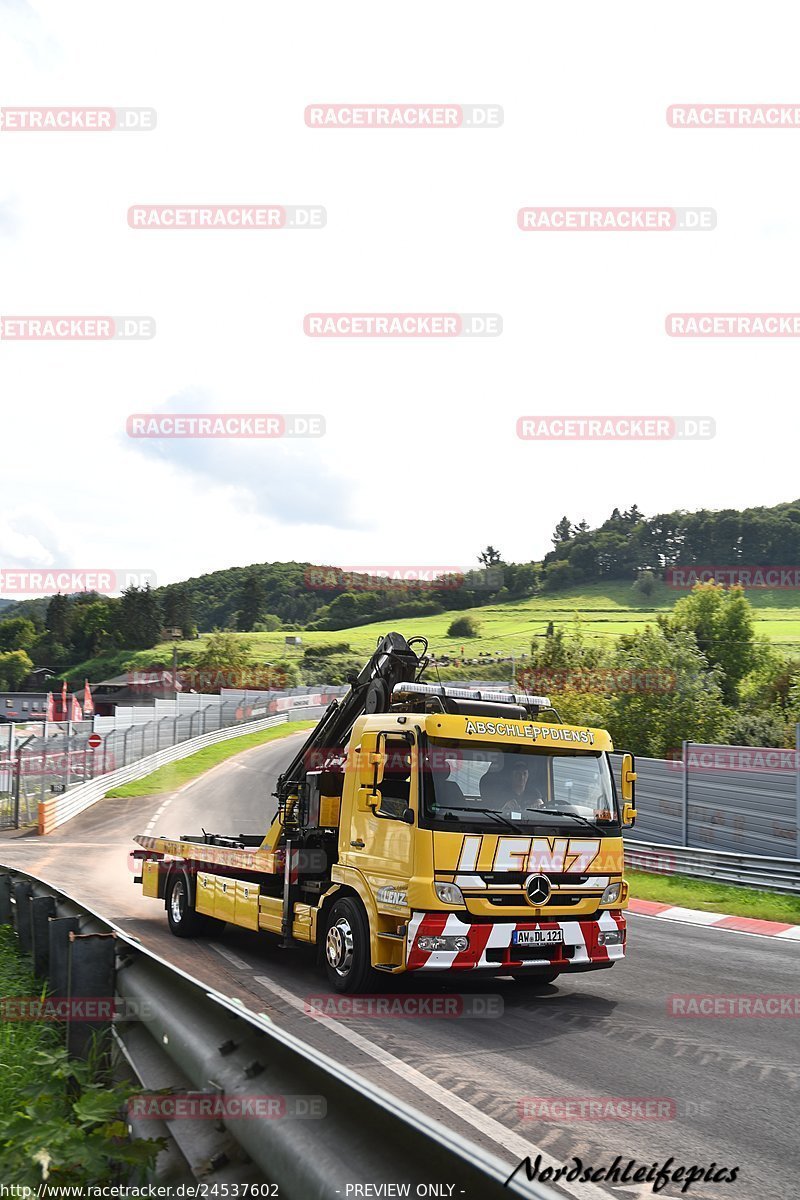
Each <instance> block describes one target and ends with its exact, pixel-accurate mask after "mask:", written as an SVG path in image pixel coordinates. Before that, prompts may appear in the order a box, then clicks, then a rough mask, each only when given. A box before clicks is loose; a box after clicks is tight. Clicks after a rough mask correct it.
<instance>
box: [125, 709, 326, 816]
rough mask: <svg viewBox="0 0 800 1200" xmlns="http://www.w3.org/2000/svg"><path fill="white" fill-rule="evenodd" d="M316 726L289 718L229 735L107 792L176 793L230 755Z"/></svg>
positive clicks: (132, 793) (126, 795)
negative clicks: (263, 727) (251, 731)
mask: <svg viewBox="0 0 800 1200" xmlns="http://www.w3.org/2000/svg"><path fill="white" fill-rule="evenodd" d="M314 725H316V721H287V722H286V724H285V725H275V726H273V728H271V729H262V730H261V731H260V732H259V733H245V734H243V735H242V736H241V737H236V738H229V739H228V741H226V742H217V743H216V744H215V745H213V746H206V747H205V748H204V749H203V750H198V751H197V753H196V754H190V755H189V757H188V758H181V759H179V760H178V762H174V763H167V765H166V766H164V767H159V769H158V770H157V771H153V772H151V774H150V775H145V777H144V778H143V779H135V780H134V781H133V782H132V783H126V784H123V786H122V787H118V788H112V790H111V791H110V792H106V796H110V797H115V796H120V797H130V796H158V795H160V794H162V793H163V792H174V791H175V790H176V788H179V787H182V785H183V784H184V783H188V782H189V781H190V780H192V779H196V778H197V776H198V775H202V774H203V773H204V772H205V771H209V770H210V769H211V768H212V767H216V766H218V764H219V763H221V762H225V760H226V759H227V758H232V757H233V756H234V754H241V753H242V751H243V750H251V749H252V748H253V747H254V746H263V745H264V744H265V743H266V742H274V741H277V740H278V739H279V738H284V737H288V736H289V735H290V734H292V733H299V732H300V731H301V730H303V729H311V728H312V727H313V726H314Z"/></svg>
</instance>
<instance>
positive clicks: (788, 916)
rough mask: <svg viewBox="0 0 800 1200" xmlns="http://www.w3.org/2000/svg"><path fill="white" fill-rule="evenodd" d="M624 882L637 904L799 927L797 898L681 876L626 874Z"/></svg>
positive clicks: (799, 901) (634, 872) (799, 917)
mask: <svg viewBox="0 0 800 1200" xmlns="http://www.w3.org/2000/svg"><path fill="white" fill-rule="evenodd" d="M625 878H626V879H627V880H628V882H629V883H630V885H631V896H635V897H636V899H637V900H655V901H657V902H658V903H660V904H674V905H677V906H678V907H680V908H696V909H701V910H702V911H703V912H717V913H727V914H728V916H731V917H753V918H755V919H757V920H760V921H782V922H783V923H784V924H786V925H800V896H779V895H777V894H776V893H775V892H759V891H756V890H755V889H752V888H741V887H733V886H731V885H729V884H726V883H703V882H702V881H700V880H696V879H689V878H687V876H685V875H652V874H649V873H648V872H646V871H627V870H626V872H625Z"/></svg>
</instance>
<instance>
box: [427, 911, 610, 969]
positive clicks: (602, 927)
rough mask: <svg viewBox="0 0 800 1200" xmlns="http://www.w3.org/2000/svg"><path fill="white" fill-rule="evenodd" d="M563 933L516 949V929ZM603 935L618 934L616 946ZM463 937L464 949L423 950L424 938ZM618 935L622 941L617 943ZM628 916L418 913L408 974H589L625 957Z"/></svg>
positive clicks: (607, 913) (608, 914)
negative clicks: (496, 917) (485, 918)
mask: <svg viewBox="0 0 800 1200" xmlns="http://www.w3.org/2000/svg"><path fill="white" fill-rule="evenodd" d="M528 929H543V930H561V936H562V940H561V941H559V942H554V943H553V944H551V945H547V946H531V945H527V946H526V945H516V944H515V941H514V931H515V930H528ZM601 934H603V935H608V934H611V935H616V936H615V937H614V941H615V942H616V944H611V945H608V944H604V943H605V941H606V938H605V937H604V938H603V939H602V940H601V936H600V935H601ZM432 937H448V938H449V937H462V938H466V939H467V941H468V945H467V948H466V949H464V950H456V949H449V950H431V949H428V948H425V949H423V948H422V947H420V944H419V942H420V939H423V945H424V939H426V938H432ZM617 937H619V938H621V940H619V941H616V938H617ZM625 938H626V923H625V914H624V913H623V912H621V911H620V910H619V909H612V910H608V909H606V910H604V911H603V912H601V913H600V914H598V916H596V917H590V918H587V919H586V920H566V921H565V920H556V919H554V920H550V921H534V920H530V921H524V920H521V921H489V922H485V923H484V922H480V923H475V924H472V923H469V919H467V922H466V923H465V922H464V921H462V920H461V918H460V917H458V916H456V915H455V914H454V913H422V912H415V913H413V914H412V916H411V920H410V921H409V923H408V940H407V943H406V944H407V952H406V970H408V971H427V970H434V971H436V970H438V971H473V970H476V969H477V970H487V971H494V972H495V973H497V974H506V973H508V972H509V971H516V970H519V971H521V970H525V969H526V968H528V967H558V968H559V969H560V970H562V971H586V970H592V969H593V968H600V967H607V966H610V965H611V963H613V962H614V961H616V960H617V959H620V958H624V957H625Z"/></svg>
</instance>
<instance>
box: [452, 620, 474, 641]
mask: <svg viewBox="0 0 800 1200" xmlns="http://www.w3.org/2000/svg"><path fill="white" fill-rule="evenodd" d="M479 630H480V626H479V625H478V622H477V621H476V620H475V618H474V617H456V619H455V621H452V622H451V623H450V628H449V629H448V630H447V636H448V637H452V638H474V637H477V636H478V633H479Z"/></svg>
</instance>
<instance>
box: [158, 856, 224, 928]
mask: <svg viewBox="0 0 800 1200" xmlns="http://www.w3.org/2000/svg"><path fill="white" fill-rule="evenodd" d="M166 902H167V921H168V922H169V928H170V933H174V935H175V937H202V935H203V934H204V933H210V932H211V931H212V930H213V929H214V927H215V926H216V927H217V928H222V922H221V921H215V920H214V918H213V917H206V916H203V915H202V914H201V913H198V912H195V910H194V909H193V908H192V900H191V891H190V888H189V880H188V879H187V878H186V876H185V874H184V873H183V872H182V871H181V872H180V873H178V874H176V875H172V876H171V877H170V878H169V879H168V880H167V895H166Z"/></svg>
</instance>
